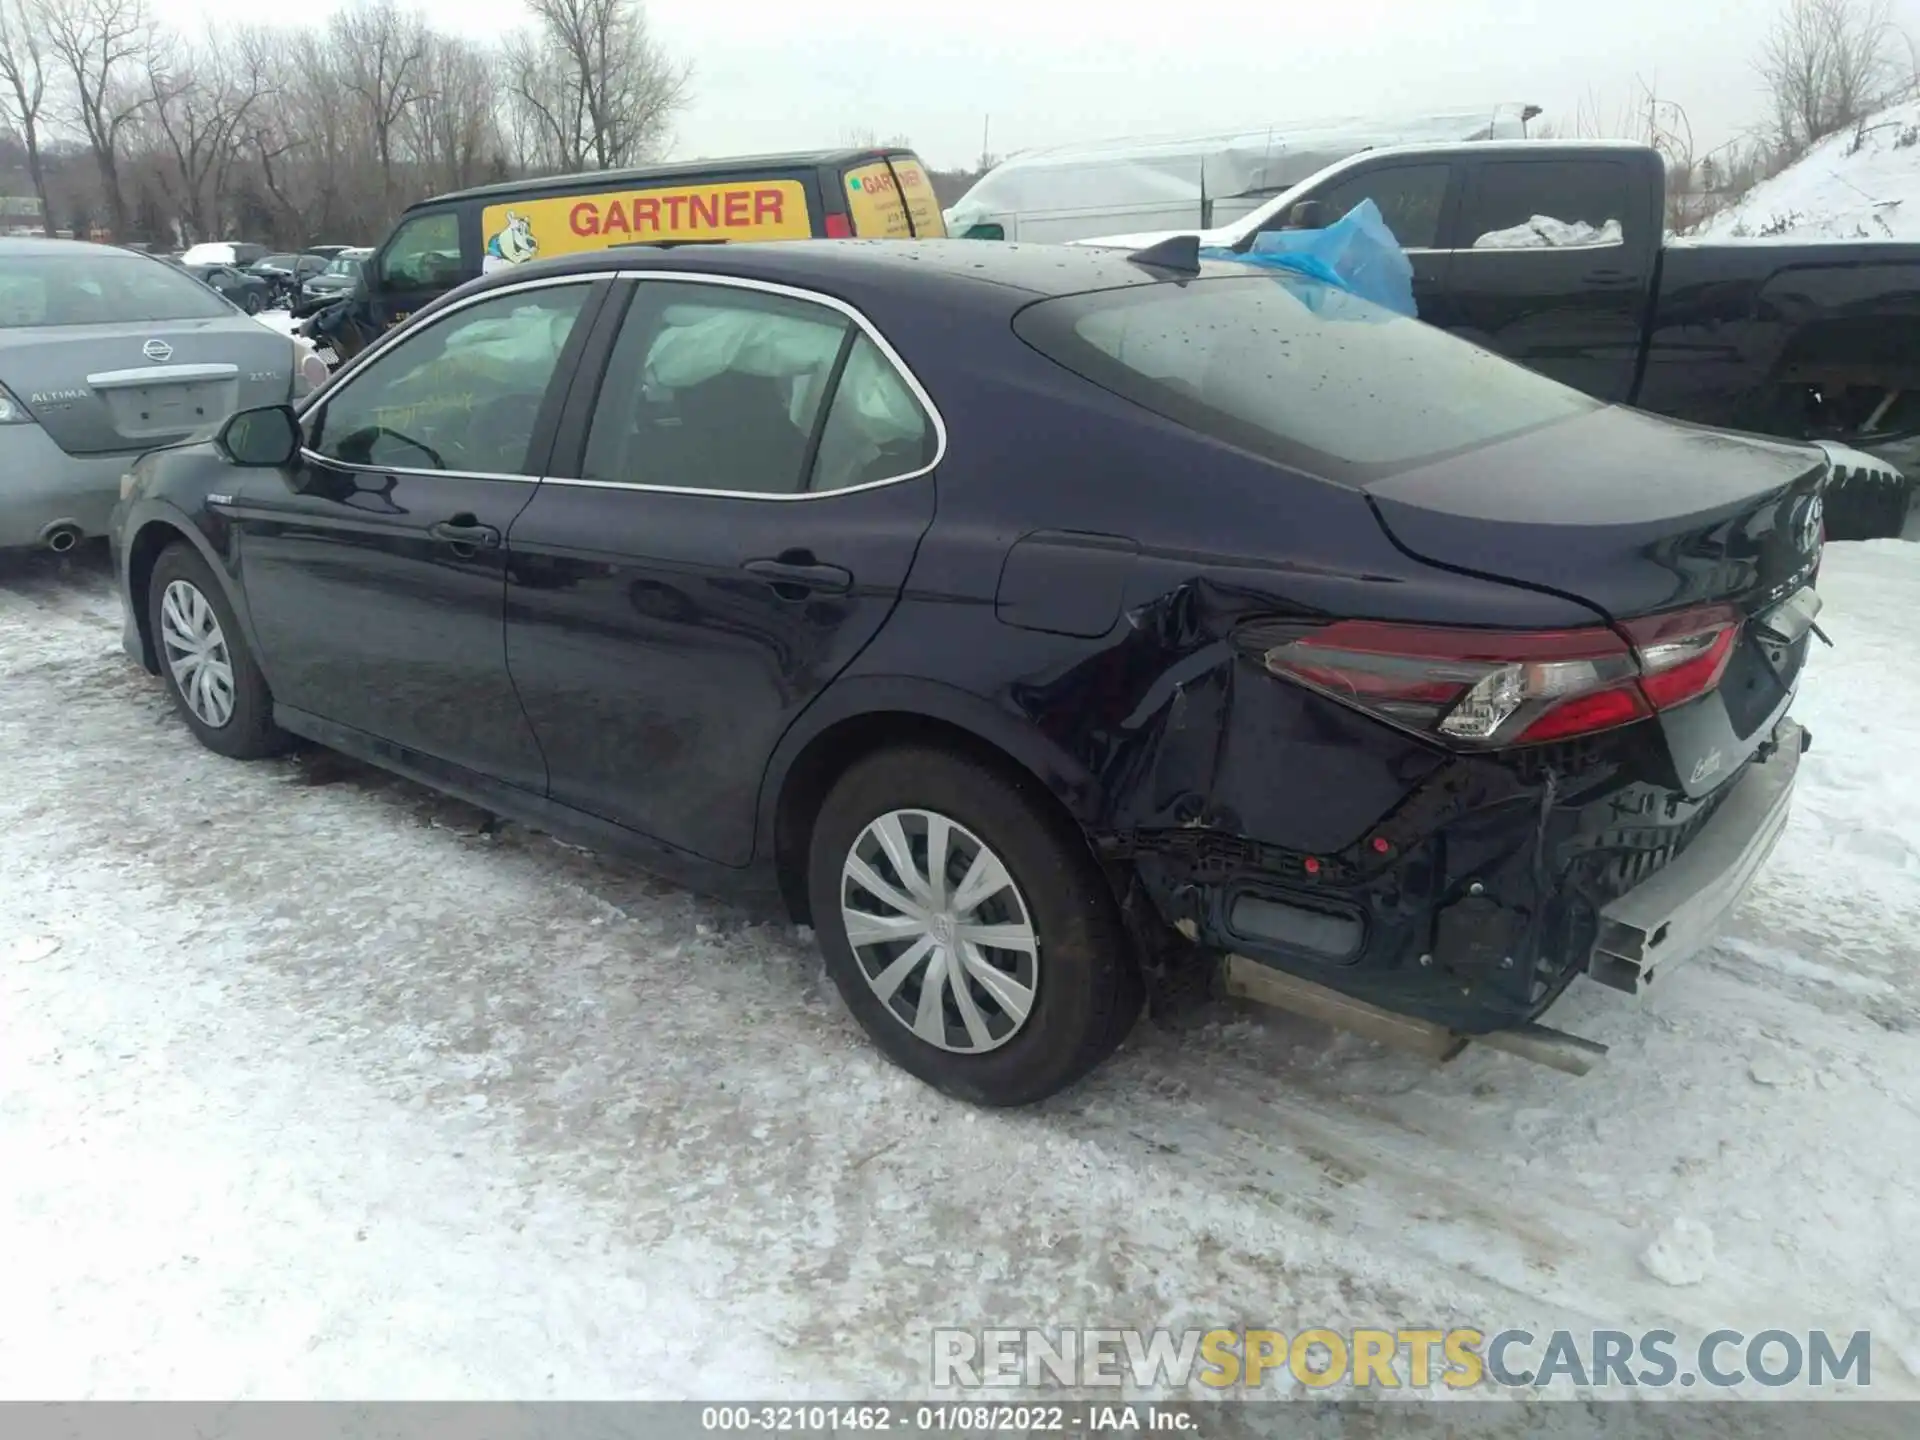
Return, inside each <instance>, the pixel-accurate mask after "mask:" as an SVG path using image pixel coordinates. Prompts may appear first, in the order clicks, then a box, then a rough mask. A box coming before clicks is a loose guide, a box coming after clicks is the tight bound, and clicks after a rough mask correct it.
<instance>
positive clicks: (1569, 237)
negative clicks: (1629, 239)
mask: <svg viewBox="0 0 1920 1440" xmlns="http://www.w3.org/2000/svg"><path fill="white" fill-rule="evenodd" d="M1623 243H1625V241H1624V234H1623V232H1622V231H1621V229H1620V222H1619V221H1618V220H1609V221H1607V223H1606V224H1604V225H1594V224H1590V223H1589V222H1587V221H1585V220H1556V219H1554V218H1553V217H1552V216H1551V215H1535V216H1534V217H1533V218H1532V219H1531V220H1529V221H1527V223H1526V224H1524V225H1515V226H1513V227H1512V228H1511V229H1507V230H1489V231H1488V232H1487V233H1486V234H1484V235H1482V236H1481V237H1480V238H1479V239H1478V240H1475V241H1474V242H1473V248H1474V249H1476V250H1554V249H1560V248H1563V247H1566V246H1570V245H1620V244H1623Z"/></svg>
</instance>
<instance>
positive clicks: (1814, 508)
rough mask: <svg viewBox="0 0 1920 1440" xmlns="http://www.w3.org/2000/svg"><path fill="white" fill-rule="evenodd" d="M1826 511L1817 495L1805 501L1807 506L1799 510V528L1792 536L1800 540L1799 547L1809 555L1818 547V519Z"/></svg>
mask: <svg viewBox="0 0 1920 1440" xmlns="http://www.w3.org/2000/svg"><path fill="white" fill-rule="evenodd" d="M1825 513H1826V505H1825V502H1823V501H1822V500H1821V499H1820V497H1819V496H1818V495H1815V496H1813V497H1812V498H1811V499H1810V500H1808V501H1807V508H1806V509H1805V510H1803V511H1801V512H1800V528H1799V529H1798V530H1797V531H1796V532H1795V536H1794V538H1795V539H1797V540H1798V541H1799V542H1800V548H1801V549H1802V550H1804V551H1806V553H1807V554H1809V555H1811V554H1812V553H1813V552H1814V551H1816V550H1818V549H1819V548H1820V521H1821V518H1822V517H1823V516H1824V515H1825Z"/></svg>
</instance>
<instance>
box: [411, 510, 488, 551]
mask: <svg viewBox="0 0 1920 1440" xmlns="http://www.w3.org/2000/svg"><path fill="white" fill-rule="evenodd" d="M427 534H429V535H431V536H432V537H433V538H434V539H436V540H444V541H446V542H447V544H449V545H465V546H467V547H468V548H469V549H473V550H493V549H496V548H498V546H499V544H500V532H499V531H498V530H496V529H494V528H493V526H491V525H481V524H478V523H476V522H475V521H474V518H473V517H472V516H471V515H456V516H454V517H453V519H451V520H442V521H441V522H440V523H439V524H438V525H434V526H432V527H430V528H429V529H428V530H427Z"/></svg>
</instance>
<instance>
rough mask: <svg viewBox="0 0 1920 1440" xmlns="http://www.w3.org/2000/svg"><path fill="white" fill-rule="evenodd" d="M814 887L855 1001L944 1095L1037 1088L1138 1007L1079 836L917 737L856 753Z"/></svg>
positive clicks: (816, 914) (841, 976)
mask: <svg viewBox="0 0 1920 1440" xmlns="http://www.w3.org/2000/svg"><path fill="white" fill-rule="evenodd" d="M808 890H809V898H810V901H811V905H812V910H813V919H814V928H815V930H816V932H817V933H818V935H819V938H820V944H821V948H822V950H823V951H824V952H825V954H826V959H827V968H828V971H829V973H830V974H831V975H832V976H833V979H834V983H835V985H836V986H837V987H838V988H839V990H840V994H841V995H842V997H843V998H844V999H845V1000H846V1002H847V1005H848V1008H849V1009H851V1010H852V1011H853V1013H854V1015H855V1017H856V1018H858V1019H859V1021H860V1023H861V1025H862V1026H863V1027H864V1028H865V1029H866V1031H867V1033H868V1035H869V1036H871V1037H872V1039H873V1040H874V1042H875V1043H876V1044H877V1045H879V1047H880V1048H881V1049H882V1050H883V1051H885V1052H886V1054H887V1055H888V1057H889V1058H891V1059H892V1060H893V1061H894V1062H895V1063H896V1064H898V1065H900V1066H901V1067H902V1068H904V1069H906V1070H908V1071H910V1072H912V1073H913V1074H914V1075H916V1076H918V1077H919V1078H920V1079H922V1080H924V1081H926V1082H927V1083H928V1084H930V1085H933V1086H935V1087H936V1088H937V1089H940V1090H943V1091H945V1092H947V1093H948V1094H950V1095H956V1096H959V1097H961V1098H963V1099H967V1100H972V1101H975V1102H977V1103H979V1104H984V1105H1023V1104H1027V1103H1029V1102H1031V1101H1035V1100H1040V1099H1044V1098H1045V1097H1046V1096H1049V1095H1052V1094H1054V1093H1055V1092H1056V1091H1059V1090H1061V1089H1063V1088H1065V1087H1066V1086H1068V1085H1070V1084H1072V1083H1073V1082H1074V1081H1075V1080H1077V1079H1079V1078H1080V1077H1081V1076H1083V1075H1085V1074H1086V1073H1087V1072H1088V1071H1089V1070H1091V1069H1092V1068H1093V1067H1094V1066H1095V1065H1097V1064H1099V1063H1100V1061H1101V1060H1103V1059H1105V1058H1106V1057H1107V1055H1109V1054H1110V1053H1112V1051H1113V1050H1114V1048H1115V1047H1116V1046H1118V1045H1119V1044H1120V1042H1121V1041H1122V1040H1123V1039H1124V1038H1125V1037H1126V1033H1127V1031H1128V1029H1129V1028H1131V1026H1132V1024H1133V1021H1134V1019H1135V1017H1136V1016H1137V1015H1138V1014H1139V1010H1140V1002H1141V998H1142V989H1141V982H1140V976H1139V973H1138V970H1137V968H1136V966H1135V962H1134V957H1133V955H1132V952H1131V950H1130V948H1129V946H1128V944H1127V940H1126V935H1125V932H1124V930H1123V928H1122V926H1121V924H1120V921H1119V916H1118V913H1117V911H1116V908H1115V906H1114V903H1113V898H1112V895H1111V894H1110V893H1109V891H1108V889H1107V887H1106V884H1105V882H1104V881H1103V879H1102V877H1101V875H1100V873H1099V871H1098V869H1097V868H1096V867H1095V865H1094V863H1093V858H1092V856H1091V855H1090V854H1088V853H1087V850H1086V847H1085V845H1084V844H1083V843H1082V842H1081V841H1080V839H1079V837H1078V836H1076V835H1074V834H1072V833H1071V831H1070V829H1069V827H1068V826H1067V825H1066V824H1064V823H1063V822H1062V821H1061V820H1060V819H1059V818H1058V817H1057V816H1056V815H1054V814H1053V813H1052V812H1051V811H1050V809H1048V808H1047V807H1046V806H1045V805H1044V804H1043V803H1041V801H1040V800H1039V799H1038V798H1037V797H1034V796H1032V795H1031V794H1030V792H1028V791H1027V790H1026V789H1025V787H1022V786H1020V785H1018V784H1016V783H1013V782H1012V781H1010V780H1009V779H1007V778H1006V777H1004V776H1003V775H1001V774H1000V773H999V772H998V771H996V770H994V769H992V768H990V767H988V766H986V765H983V764H980V763H979V762H977V761H974V760H971V759H967V758H965V757H962V756H959V755H955V754H952V753H949V752H947V751H942V750H934V749H924V748H918V747H916V748H911V749H900V750H891V751H885V752H883V753H881V754H879V755H875V756H873V757H871V758H870V759H867V760H864V761H861V762H860V763H858V764H856V765H855V766H854V767H853V768H852V769H850V770H849V771H848V772H847V773H846V774H845V775H844V776H843V777H841V779H840V781H839V783H838V784H836V785H835V786H834V788H833V790H832V792H831V793H830V794H829V795H828V797H827V800H826V803H825V804H824V805H823V806H822V807H821V810H820V815H819V818H818V820H817V821H816V823H815V825H814V831H813V839H812V844H811V847H810V856H809V865H808Z"/></svg>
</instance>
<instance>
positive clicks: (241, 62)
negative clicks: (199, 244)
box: [146, 34, 267, 240]
mask: <svg viewBox="0 0 1920 1440" xmlns="http://www.w3.org/2000/svg"><path fill="white" fill-rule="evenodd" d="M246 42H247V37H246V36H245V35H244V34H243V35H242V36H241V37H240V42H239V43H238V44H229V45H228V46H220V45H217V44H213V43H209V44H207V45H204V46H200V47H197V48H196V47H189V46H185V45H182V44H180V43H179V42H177V41H171V40H168V41H164V42H162V43H160V44H158V45H156V46H155V47H154V49H153V50H152V51H150V52H149V54H148V57H147V62H146V69H147V89H148V96H149V98H150V99H151V101H152V109H151V112H150V113H151V116H152V120H153V125H154V128H155V129H156V130H157V131H158V132H159V134H160V136H161V138H162V139H163V141H164V149H165V154H166V157H167V158H168V159H169V160H170V161H171V164H170V165H169V166H168V167H166V169H165V170H164V171H163V172H162V173H163V177H164V178H163V180H162V186H163V188H164V189H165V190H167V191H169V192H171V198H172V199H173V201H174V203H175V205H176V206H177V208H178V212H179V217H180V220H181V222H182V224H183V226H184V228H185V229H186V230H187V232H188V239H190V240H206V239H211V238H213V237H214V236H215V235H217V234H218V233H219V232H220V231H221V230H222V229H223V224H222V221H223V219H224V217H223V216H222V214H221V205H220V195H221V189H222V187H221V184H220V182H221V180H222V179H223V178H224V176H225V174H226V172H227V171H228V170H229V169H230V168H231V166H232V164H233V159H234V144H235V138H236V136H238V135H239V134H240V133H241V130H242V127H244V126H245V124H246V122H247V117H248V115H249V113H250V112H251V111H252V110H253V108H254V106H255V104H257V103H258V102H259V100H260V98H261V95H262V92H263V91H264V90H265V88H266V84H267V81H266V75H265V73H264V71H265V66H264V57H263V56H261V55H260V54H259V53H258V52H257V51H251V50H250V47H249V46H248V44H247V43H246Z"/></svg>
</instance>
